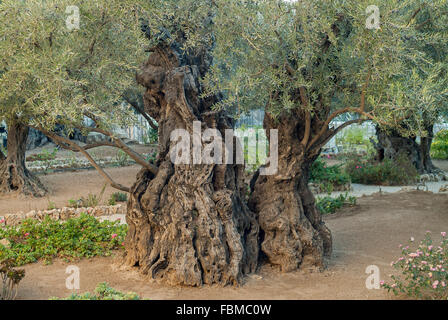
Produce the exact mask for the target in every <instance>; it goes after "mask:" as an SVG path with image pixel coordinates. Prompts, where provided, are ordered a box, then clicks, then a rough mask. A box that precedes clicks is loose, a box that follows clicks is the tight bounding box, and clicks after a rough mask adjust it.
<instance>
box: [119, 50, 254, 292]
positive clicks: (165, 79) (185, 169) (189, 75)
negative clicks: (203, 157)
mask: <svg viewBox="0 0 448 320" xmlns="http://www.w3.org/2000/svg"><path fill="white" fill-rule="evenodd" d="M209 65H210V59H209V56H208V55H207V54H206V53H203V54H202V55H199V56H197V57H192V58H189V57H181V56H180V55H179V54H178V53H177V52H176V50H175V49H173V48H172V47H162V46H158V47H156V48H154V52H153V53H152V54H151V56H150V58H149V60H148V61H147V63H146V64H145V65H144V66H143V68H142V70H141V73H140V74H139V75H138V76H137V81H138V82H139V83H140V84H141V85H143V86H144V87H145V88H146V93H145V95H144V102H145V112H147V113H148V114H149V115H150V116H151V117H152V118H154V119H156V120H157V122H158V125H159V126H158V128H159V129H158V130H159V154H158V158H157V165H158V167H159V169H158V172H157V173H156V174H153V173H151V172H150V171H148V170H142V171H141V172H140V173H139V175H138V178H137V182H136V183H135V184H134V186H133V187H132V190H131V195H130V199H129V202H128V211H127V216H126V220H127V223H128V225H129V231H128V235H127V238H126V241H125V248H126V253H125V257H124V258H125V260H124V261H125V264H126V265H128V266H138V267H139V268H140V269H141V271H142V272H143V273H144V274H148V275H149V276H150V277H151V278H153V279H160V280H163V281H166V282H167V283H169V284H172V285H186V286H200V285H203V284H222V285H228V284H233V285H237V284H239V283H241V280H242V278H243V275H245V274H248V273H251V272H253V271H255V270H256V267H257V262H258V250H259V243H258V229H259V227H258V223H257V220H256V217H255V215H254V213H252V212H251V211H250V210H249V209H248V207H247V205H246V203H245V199H244V193H245V191H246V190H245V188H244V185H243V168H242V167H241V166H237V165H225V164H224V165H219V164H202V165H193V164H189V165H188V164H183V165H175V164H173V163H172V161H171V159H170V153H171V150H172V148H174V146H175V144H176V141H170V135H171V133H172V132H173V130H176V129H184V130H186V131H187V132H188V133H189V134H190V136H191V137H192V134H193V122H194V121H200V122H201V123H202V127H201V131H202V132H203V131H204V130H205V129H207V128H212V129H217V130H218V131H219V132H220V133H221V134H222V136H223V137H224V130H225V129H227V128H230V127H231V125H230V123H229V119H228V118H226V116H225V115H224V114H222V113H216V112H213V111H211V106H212V105H213V104H214V102H216V101H217V100H216V99H217V98H216V97H212V98H208V99H205V100H203V99H201V98H200V97H199V95H200V94H201V91H202V89H201V84H200V83H199V79H200V77H201V75H203V74H204V72H205V71H206V70H207V68H208V67H209ZM192 140H193V139H192ZM200 144H201V145H203V144H204V143H203V142H202V141H201V142H200ZM189 156H190V155H189ZM190 157H191V156H190Z"/></svg>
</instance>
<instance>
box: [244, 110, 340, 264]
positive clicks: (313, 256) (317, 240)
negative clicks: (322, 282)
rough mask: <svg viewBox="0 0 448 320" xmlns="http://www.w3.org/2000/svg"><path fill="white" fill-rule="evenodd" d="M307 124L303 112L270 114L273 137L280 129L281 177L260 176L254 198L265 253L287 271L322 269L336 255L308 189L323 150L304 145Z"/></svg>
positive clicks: (267, 119) (266, 123) (251, 204)
mask: <svg viewBox="0 0 448 320" xmlns="http://www.w3.org/2000/svg"><path fill="white" fill-rule="evenodd" d="M304 123H305V118H304V117H301V115H300V114H299V113H298V114H297V115H287V116H282V117H281V118H280V119H278V121H275V120H273V119H272V118H271V116H270V115H269V114H268V113H266V115H265V120H264V128H265V129H266V131H267V134H268V135H269V133H270V130H271V129H278V174H276V175H272V176H261V175H259V176H255V178H256V181H255V183H254V185H253V190H252V193H251V196H250V200H249V207H250V208H251V210H253V211H255V213H256V214H257V215H258V216H259V223H260V235H261V237H260V238H261V241H262V244H261V249H262V251H263V253H264V254H265V255H266V257H267V259H268V260H269V262H270V263H272V264H274V265H278V266H279V267H280V269H281V270H282V271H283V272H290V271H293V270H296V269H298V268H305V267H306V268H308V267H311V268H317V269H321V268H322V267H323V266H324V262H325V257H329V256H330V255H331V251H332V237H331V232H330V230H329V229H328V228H327V227H326V226H325V224H324V222H323V221H322V218H321V214H320V212H319V211H318V210H317V208H316V205H315V198H314V195H313V194H312V193H311V191H310V189H309V187H308V181H309V174H310V166H311V164H312V163H313V162H314V161H315V160H316V159H317V157H318V156H319V154H320V148H319V149H311V150H308V151H307V150H305V148H304V147H303V146H302V145H301V144H300V139H301V137H300V135H301V134H303V131H304V129H303V124H304Z"/></svg>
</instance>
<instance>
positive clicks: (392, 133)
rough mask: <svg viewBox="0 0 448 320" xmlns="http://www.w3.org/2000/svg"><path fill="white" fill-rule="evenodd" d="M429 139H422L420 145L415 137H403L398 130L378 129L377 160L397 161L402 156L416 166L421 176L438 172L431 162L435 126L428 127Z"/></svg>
mask: <svg viewBox="0 0 448 320" xmlns="http://www.w3.org/2000/svg"><path fill="white" fill-rule="evenodd" d="M426 130H427V131H428V136H427V137H421V138H420V144H419V143H417V141H416V138H415V137H403V136H402V135H400V133H399V132H397V131H396V130H393V129H391V130H387V131H386V130H383V129H381V128H380V127H377V128H376V135H377V139H378V143H376V145H375V148H376V150H377V154H378V156H377V158H378V160H379V161H383V160H384V159H391V160H396V159H397V158H398V157H399V156H400V155H402V156H405V157H407V158H408V160H409V161H410V162H411V163H412V164H413V165H414V167H415V168H416V169H417V171H418V173H419V174H425V173H435V172H438V171H439V169H437V168H436V167H435V166H434V164H433V163H432V160H431V145H432V140H433V125H428V126H427V128H426Z"/></svg>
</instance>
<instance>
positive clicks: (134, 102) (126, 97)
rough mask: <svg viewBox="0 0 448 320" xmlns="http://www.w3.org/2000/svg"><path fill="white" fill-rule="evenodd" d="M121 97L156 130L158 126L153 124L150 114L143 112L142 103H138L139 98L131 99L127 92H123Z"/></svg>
mask: <svg viewBox="0 0 448 320" xmlns="http://www.w3.org/2000/svg"><path fill="white" fill-rule="evenodd" d="M123 99H124V100H125V101H126V102H127V103H129V104H130V105H131V106H132V107H133V108H134V109H135V110H136V111H137V112H138V113H140V114H141V115H142V116H143V117H144V118H145V119H146V121H147V122H148V124H149V125H150V126H151V128H153V129H154V130H158V127H157V126H156V125H155V124H154V121H153V120H152V119H151V117H150V116H148V114H147V113H146V112H145V110H144V108H143V107H142V104H143V103H142V104H140V103H139V102H138V101H137V100H138V99H139V98H136V99H133V98H132V97H130V96H129V94H126V93H125V94H124V95H123ZM142 101H143V100H142Z"/></svg>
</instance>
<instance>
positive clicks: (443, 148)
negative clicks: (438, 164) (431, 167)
mask: <svg viewBox="0 0 448 320" xmlns="http://www.w3.org/2000/svg"><path fill="white" fill-rule="evenodd" d="M431 157H432V158H434V159H440V160H448V129H444V130H441V131H439V132H438V133H437V134H436V135H435V137H434V141H433V143H432V146H431Z"/></svg>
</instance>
